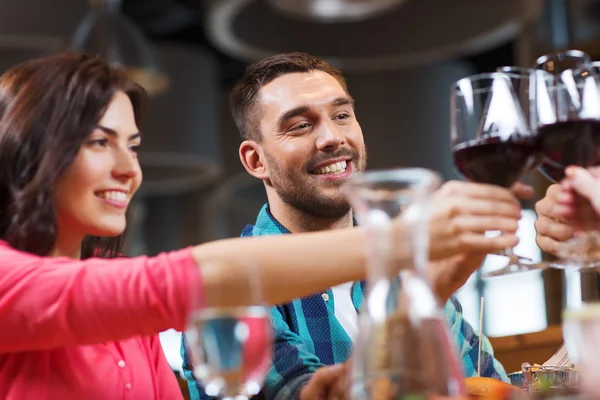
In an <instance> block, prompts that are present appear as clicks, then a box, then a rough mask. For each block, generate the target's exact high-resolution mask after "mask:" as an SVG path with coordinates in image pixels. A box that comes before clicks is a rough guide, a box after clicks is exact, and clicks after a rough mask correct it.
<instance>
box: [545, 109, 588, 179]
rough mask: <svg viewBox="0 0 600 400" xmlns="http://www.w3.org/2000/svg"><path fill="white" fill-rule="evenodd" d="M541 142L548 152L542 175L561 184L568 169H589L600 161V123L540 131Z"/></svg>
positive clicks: (575, 123) (555, 126) (583, 122)
mask: <svg viewBox="0 0 600 400" xmlns="http://www.w3.org/2000/svg"><path fill="white" fill-rule="evenodd" d="M537 136H538V138H537V140H538V143H539V146H540V148H541V150H542V152H543V153H544V159H543V161H542V163H541V164H540V172H542V173H543V174H544V175H545V176H546V177H547V178H548V179H550V180H553V181H555V182H558V181H560V180H562V179H563V178H564V176H565V171H564V170H565V167H567V166H569V165H578V166H580V167H589V166H592V165H596V164H598V162H599V161H600V121H599V120H590V119H588V120H585V119H582V120H571V121H565V122H559V123H556V124H552V125H546V126H542V127H540V128H539V129H538V135H537Z"/></svg>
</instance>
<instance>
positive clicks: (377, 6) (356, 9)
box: [268, 0, 406, 22]
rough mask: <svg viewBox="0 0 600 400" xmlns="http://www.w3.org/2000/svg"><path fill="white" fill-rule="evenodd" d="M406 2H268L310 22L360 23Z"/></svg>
mask: <svg viewBox="0 0 600 400" xmlns="http://www.w3.org/2000/svg"><path fill="white" fill-rule="evenodd" d="M405 1H406V0H268V2H269V4H270V5H271V6H272V7H274V8H275V9H276V10H280V11H282V12H283V13H285V14H287V15H289V16H292V17H299V18H302V19H306V20H310V21H322V22H342V21H359V20H363V19H367V18H370V17H372V16H375V15H378V14H381V13H383V12H385V11H388V10H390V9H392V8H394V7H396V6H398V5H400V4H401V3H404V2H405Z"/></svg>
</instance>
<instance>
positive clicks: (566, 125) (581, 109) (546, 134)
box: [537, 51, 600, 268]
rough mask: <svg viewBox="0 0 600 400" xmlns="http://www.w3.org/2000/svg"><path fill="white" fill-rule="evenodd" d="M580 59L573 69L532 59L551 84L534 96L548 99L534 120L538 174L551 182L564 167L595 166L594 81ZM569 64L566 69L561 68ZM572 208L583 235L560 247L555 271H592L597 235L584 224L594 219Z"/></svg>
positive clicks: (599, 154) (598, 112) (583, 208)
mask: <svg viewBox="0 0 600 400" xmlns="http://www.w3.org/2000/svg"><path fill="white" fill-rule="evenodd" d="M571 52H573V51H571ZM579 53H580V52H579ZM580 56H581V59H580V63H579V64H577V63H574V62H573V61H571V62H569V63H566V64H564V65H563V64H560V63H559V62H558V61H560V60H561V59H560V58H558V61H556V59H557V57H556V55H554V56H553V57H551V56H545V57H542V58H540V59H538V66H537V67H538V68H540V69H545V70H550V68H549V67H548V66H547V64H551V65H552V71H553V72H552V73H553V74H554V76H555V78H556V79H555V84H554V85H553V86H551V87H550V88H548V89H549V90H548V93H547V96H540V97H548V98H549V99H550V102H549V105H550V107H545V108H543V109H540V110H539V112H538V117H537V120H538V127H537V137H538V144H539V147H540V149H541V150H542V152H543V154H544V162H543V163H542V165H541V167H540V169H541V170H542V172H543V173H544V175H546V176H547V177H548V178H549V179H550V180H552V181H555V182H556V181H560V180H562V179H563V178H564V170H565V168H566V167H567V166H569V165H577V166H580V167H584V168H586V167H590V166H594V165H597V164H598V163H599V162H600V80H599V79H598V75H597V70H596V68H595V67H594V65H593V64H592V63H591V62H589V61H587V60H589V57H588V58H585V57H584V56H583V55H580ZM563 58H564V57H563ZM549 60H552V61H549ZM572 64H575V66H574V67H572V68H563V66H565V67H571V66H572ZM542 111H544V112H543V113H542ZM577 203H578V207H577V208H578V213H579V216H578V218H579V220H580V221H581V222H582V223H583V224H584V226H585V227H586V229H585V230H584V232H583V233H582V234H580V235H579V236H577V237H575V238H573V239H571V240H569V241H567V242H566V243H564V244H563V245H562V246H561V247H560V249H559V251H558V254H557V255H558V257H559V258H561V259H562V260H564V261H566V264H557V265H556V266H558V267H561V266H563V267H564V266H568V265H571V264H574V265H575V266H577V267H578V268H589V267H597V266H598V264H599V263H600V233H599V232H598V231H596V230H594V229H593V228H592V226H591V224H590V223H593V222H594V221H595V220H596V218H595V214H594V213H593V212H592V210H591V207H590V206H589V204H588V203H587V202H586V201H584V200H583V199H581V198H578V199H577ZM553 266H554V265H553ZM556 266H555V267H556Z"/></svg>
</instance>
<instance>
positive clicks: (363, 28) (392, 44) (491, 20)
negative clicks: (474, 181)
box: [206, 0, 541, 72]
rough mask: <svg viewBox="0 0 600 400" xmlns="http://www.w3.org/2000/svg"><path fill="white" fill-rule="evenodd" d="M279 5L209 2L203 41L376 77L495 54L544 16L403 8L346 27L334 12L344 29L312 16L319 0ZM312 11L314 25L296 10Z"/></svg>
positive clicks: (520, 9)
mask: <svg viewBox="0 0 600 400" xmlns="http://www.w3.org/2000/svg"><path fill="white" fill-rule="evenodd" d="M338 1H339V2H343V1H342V0H338ZM279 2H280V0H212V1H209V3H208V7H207V14H206V17H207V24H206V29H207V35H208V37H209V39H210V40H211V42H212V43H213V44H214V45H215V46H216V47H218V48H219V49H220V50H222V51H223V52H225V53H227V54H229V55H230V56H232V57H234V58H237V59H240V60H243V61H254V60H257V59H261V58H264V57H268V56H270V55H273V54H277V53H286V52H291V51H305V52H308V53H310V54H313V55H315V56H319V57H322V58H324V59H326V60H327V61H329V62H331V63H332V64H334V65H335V66H337V67H338V68H341V69H342V70H343V71H345V72H351V71H352V72H379V71H384V70H398V69H401V68H406V67H414V66H419V65H423V64H428V63H433V62H438V61H442V60H445V59H450V58H454V57H457V56H462V55H466V54H471V53H475V52H478V51H482V50H486V49H489V48H492V47H494V46H498V45H500V44H503V43H505V42H506V41H508V40H511V39H513V38H515V37H516V35H517V34H518V32H519V29H520V28H521V27H522V26H523V25H524V24H526V23H528V22H530V21H532V20H534V19H535V18H537V16H538V15H539V12H540V10H541V1H540V0H528V1H526V2H524V1H523V0H505V1H497V0H452V1H448V0H408V1H404V2H402V4H397V5H395V6H393V7H392V6H391V5H389V7H388V5H387V4H386V7H385V12H379V13H375V12H373V13H372V14H371V15H370V16H369V17H368V18H364V19H360V20H347V18H346V20H344V19H345V17H346V16H347V14H346V15H344V14H343V13H342V12H343V10H342V9H339V12H340V13H342V14H339V16H338V17H339V18H338V19H342V20H344V21H343V22H339V21H338V22H335V19H336V18H335V17H332V16H330V19H331V20H332V21H333V22H331V23H324V22H323V21H322V20H320V18H318V15H319V14H318V13H316V12H315V10H316V9H315V8H314V7H313V8H309V5H310V4H313V5H314V4H316V3H317V2H319V3H320V2H321V0H284V1H283V2H281V3H280V4H279V5H275V3H279ZM296 2H297V3H298V4H297V5H295V6H294V5H293V3H296ZM346 2H347V3H348V5H349V4H350V3H351V1H350V0H346ZM360 3H366V2H360ZM374 3H378V1H374ZM525 3H526V4H525ZM284 4H288V5H287V6H285V5H284ZM300 4H304V8H301V5H300ZM340 4H341V3H340ZM381 5H382V6H381V7H383V5H384V3H383V1H382V2H381ZM292 7H294V10H298V11H296V15H291V14H290V12H291V11H292ZM309 9H310V10H312V16H313V18H312V19H310V18H298V17H297V15H300V13H301V11H300V10H305V11H306V10H309ZM349 9H350V8H348V9H347V10H349ZM306 15H307V14H306V13H305V14H304V16H306Z"/></svg>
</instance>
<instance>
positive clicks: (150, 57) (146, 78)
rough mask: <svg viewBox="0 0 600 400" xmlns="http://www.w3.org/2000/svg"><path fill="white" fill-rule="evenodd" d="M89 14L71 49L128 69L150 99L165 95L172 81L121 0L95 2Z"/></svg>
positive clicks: (74, 36) (83, 21)
mask: <svg viewBox="0 0 600 400" xmlns="http://www.w3.org/2000/svg"><path fill="white" fill-rule="evenodd" d="M90 5H91V8H90V11H89V12H88V14H87V15H86V16H85V17H84V19H83V20H82V21H81V23H80V24H79V26H78V27H77V29H76V31H75V34H74V35H73V38H72V41H71V46H70V48H71V50H75V51H84V52H86V53H88V54H91V55H94V56H100V57H102V58H104V59H105V60H106V61H107V62H109V63H111V64H113V65H120V66H123V67H125V68H126V70H127V72H128V74H129V76H130V77H131V79H133V80H134V81H136V82H138V83H139V84H140V85H142V86H143V87H144V88H145V89H146V90H147V91H148V94H149V95H150V96H155V95H157V94H161V93H163V92H165V91H166V90H167V89H168V88H169V84H170V79H169V77H168V75H167V74H166V73H165V72H164V70H163V68H162V66H161V65H160V62H159V60H158V57H157V55H156V52H155V49H154V47H153V45H152V44H151V43H150V42H149V41H148V39H147V38H146V37H145V35H144V33H143V32H142V31H141V30H140V29H139V28H138V27H137V26H136V25H135V24H134V23H133V22H132V21H131V20H130V19H129V18H127V17H126V16H125V15H124V14H123V13H122V12H121V0H92V1H90Z"/></svg>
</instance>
